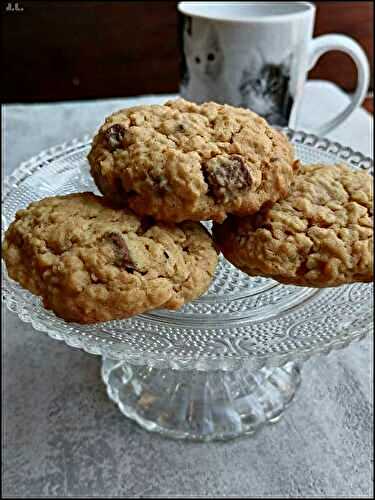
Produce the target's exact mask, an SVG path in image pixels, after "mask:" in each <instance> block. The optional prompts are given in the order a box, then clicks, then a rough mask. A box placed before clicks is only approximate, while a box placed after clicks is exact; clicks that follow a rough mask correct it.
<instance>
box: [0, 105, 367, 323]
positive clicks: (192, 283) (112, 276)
mask: <svg viewBox="0 0 375 500" xmlns="http://www.w3.org/2000/svg"><path fill="white" fill-rule="evenodd" d="M88 160H89V163H90V166H91V174H92V176H93V178H94V180H95V182H96V184H97V186H98V188H99V189H100V191H101V192H102V194H103V195H104V196H103V197H99V196H95V195H93V194H91V193H81V194H72V195H68V196H60V197H54V198H46V199H44V200H41V201H39V202H36V203H32V204H31V205H30V206H29V207H28V208H27V209H26V210H21V211H19V212H18V213H17V216H16V220H15V221H14V222H13V223H12V224H11V225H10V227H9V228H8V230H7V232H6V236H5V240H4V244H3V257H4V260H5V262H6V265H7V268H8V272H9V275H10V277H11V278H13V279H15V280H16V281H18V282H19V283H20V284H21V285H22V286H24V287H25V288H27V289H29V290H31V291H32V292H33V293H35V294H38V295H40V296H42V298H43V301H44V305H45V306H46V307H47V308H50V309H52V310H53V311H54V312H55V313H56V314H57V315H59V316H61V317H62V318H64V319H65V320H67V321H76V322H80V323H95V322H99V321H107V320H112V319H123V318H128V317H130V316H132V315H135V314H139V313H141V312H144V311H147V310H150V309H154V308H161V307H162V308H170V309H176V308H179V307H180V306H182V305H183V304H184V303H186V302H187V301H190V300H193V299H195V298H197V297H198V296H200V295H201V294H202V293H204V292H205V291H206V290H207V288H208V286H209V284H210V282H211V280H212V277H213V275H214V272H215V267H216V264H217V261H218V251H217V249H218V248H219V249H220V250H222V252H223V254H224V256H225V257H226V258H227V259H228V260H229V261H230V262H232V263H233V264H234V265H235V266H237V267H239V268H240V269H241V270H243V271H244V272H246V273H247V274H249V275H250V276H266V277H271V278H274V279H276V280H278V281H280V282H282V283H287V284H294V285H303V286H318V287H322V286H337V285H341V284H344V283H350V282H355V281H363V282H368V281H370V280H372V238H373V236H372V235H373V230H372V191H371V188H372V182H371V177H370V176H369V175H368V174H366V173H362V172H354V171H352V170H350V169H349V168H347V167H344V166H324V165H311V166H301V165H300V163H299V162H298V161H296V160H295V158H294V152H293V147H292V146H291V144H289V142H288V140H287V139H286V137H285V136H284V135H283V134H281V133H280V132H278V131H276V130H274V129H273V128H271V127H270V126H269V125H268V124H267V122H266V121H265V120H264V119H263V118H261V117H259V116H258V115H256V114H255V113H253V112H251V111H249V110H245V109H240V108H234V107H231V106H226V105H225V106H223V105H218V104H215V103H206V104H203V105H197V104H193V103H190V102H187V101H185V100H182V99H178V100H176V101H171V102H167V103H166V104H165V105H164V106H139V107H135V108H128V109H124V110H121V111H119V112H117V113H114V114H113V115H111V116H110V117H108V118H107V119H106V121H105V123H104V125H103V126H102V127H101V128H100V130H99V132H98V134H97V135H96V137H95V138H94V140H93V145H92V148H91V151H90V153H89V155H88ZM202 220H212V221H213V222H214V225H213V238H214V240H213V239H212V237H211V236H210V234H209V233H208V232H207V231H206V230H205V228H204V227H203V226H202V225H201V224H200V222H199V221H202Z"/></svg>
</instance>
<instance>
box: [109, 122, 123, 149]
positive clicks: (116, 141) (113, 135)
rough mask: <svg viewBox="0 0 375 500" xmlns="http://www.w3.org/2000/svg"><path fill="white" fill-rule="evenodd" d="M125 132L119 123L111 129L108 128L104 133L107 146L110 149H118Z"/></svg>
mask: <svg viewBox="0 0 375 500" xmlns="http://www.w3.org/2000/svg"><path fill="white" fill-rule="evenodd" d="M125 132H126V129H125V127H124V126H123V125H120V124H119V123H115V124H114V125H112V127H109V129H107V131H106V133H105V137H106V139H107V143H108V146H109V147H110V148H112V149H116V148H119V147H120V146H121V145H122V141H123V139H124V136H125Z"/></svg>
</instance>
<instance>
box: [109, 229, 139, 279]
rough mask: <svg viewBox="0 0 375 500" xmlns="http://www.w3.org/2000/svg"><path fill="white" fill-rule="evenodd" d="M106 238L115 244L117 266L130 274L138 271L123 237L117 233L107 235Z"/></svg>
mask: <svg viewBox="0 0 375 500" xmlns="http://www.w3.org/2000/svg"><path fill="white" fill-rule="evenodd" d="M104 238H106V239H107V240H109V241H111V243H113V246H114V250H115V255H116V260H115V265H116V266H119V267H124V268H125V269H126V270H127V271H129V272H132V271H133V269H136V266H135V264H134V262H133V261H132V260H131V257H130V254H129V249H128V246H127V244H126V241H125V240H124V238H123V237H122V236H121V234H119V233H115V232H112V233H105V235H104Z"/></svg>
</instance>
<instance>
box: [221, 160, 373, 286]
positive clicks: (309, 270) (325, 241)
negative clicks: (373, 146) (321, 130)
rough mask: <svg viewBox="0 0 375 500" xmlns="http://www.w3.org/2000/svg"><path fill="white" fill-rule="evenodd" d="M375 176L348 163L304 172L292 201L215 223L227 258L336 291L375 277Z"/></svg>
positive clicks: (257, 272)
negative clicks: (374, 179) (336, 287)
mask: <svg viewBox="0 0 375 500" xmlns="http://www.w3.org/2000/svg"><path fill="white" fill-rule="evenodd" d="M372 180H373V179H372V177H371V176H370V175H369V174H367V173H365V172H361V171H354V170H352V169H350V168H348V167H345V166H340V165H337V166H330V165H309V166H303V167H301V170H300V173H299V175H297V176H296V177H295V180H294V182H293V185H292V188H291V193H290V194H289V196H288V197H287V198H285V199H284V200H282V201H279V202H277V203H275V204H274V205H273V206H269V207H264V208H263V209H262V210H261V211H260V212H259V213H258V214H256V215H253V216H249V217H244V218H236V217H231V218H228V219H227V220H226V221H225V222H224V223H223V224H221V225H219V224H215V225H214V229H213V234H214V238H215V239H216V242H217V243H218V245H219V247H220V249H221V250H222V252H223V254H224V255H225V257H226V258H227V259H228V260H229V261H230V262H231V263H232V264H234V265H235V266H237V267H238V268H240V269H241V270H242V271H244V272H245V273H247V274H249V275H250V276H265V277H269V278H273V279H275V280H277V281H279V282H281V283H286V284H292V285H302V286H310V287H330V286H338V285H343V284H345V283H352V282H369V281H371V280H372V279H373V212H372V203H373V194H372Z"/></svg>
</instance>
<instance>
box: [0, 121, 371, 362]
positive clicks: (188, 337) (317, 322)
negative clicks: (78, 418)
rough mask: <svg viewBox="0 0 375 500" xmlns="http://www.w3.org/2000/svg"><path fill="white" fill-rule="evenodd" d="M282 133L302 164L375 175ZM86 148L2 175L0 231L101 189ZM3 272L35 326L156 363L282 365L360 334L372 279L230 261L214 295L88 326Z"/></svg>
mask: <svg viewBox="0 0 375 500" xmlns="http://www.w3.org/2000/svg"><path fill="white" fill-rule="evenodd" d="M285 132H286V133H287V135H288V137H289V139H290V140H291V141H292V142H293V143H294V144H295V148H296V154H297V156H298V157H299V158H300V159H301V160H302V161H303V162H305V163H313V162H320V163H346V164H348V165H350V166H352V167H353V168H360V169H364V170H367V171H369V172H371V173H372V167H373V163H372V160H371V159H370V158H366V157H364V156H363V155H362V154H360V153H356V152H354V151H352V150H351V149H350V148H348V147H343V146H341V145H339V144H337V143H334V142H330V141H328V140H327V139H321V138H318V137H316V136H314V135H311V134H305V133H303V132H295V131H292V130H290V129H286V130H285ZM89 148H90V140H89V138H88V137H85V138H83V139H82V140H74V141H72V142H71V143H69V144H62V145H60V146H56V147H54V148H51V149H49V150H48V151H43V152H42V153H40V154H39V155H38V156H36V157H34V158H32V159H30V160H29V161H27V162H25V163H22V164H21V165H20V167H19V168H18V169H16V170H15V171H14V172H13V173H12V175H11V176H10V177H9V178H7V179H6V180H5V181H4V187H3V198H2V204H3V210H2V213H3V221H2V222H3V224H2V226H3V230H4V229H5V228H6V227H7V226H8V224H9V223H10V222H11V221H12V219H13V217H14V214H15V213H16V211H17V210H18V209H20V208H23V207H25V206H26V205H28V204H29V203H30V202H31V201H34V200H38V199H40V198H42V197H45V196H52V195H57V194H67V193H71V192H77V191H94V192H97V189H96V187H95V185H94V183H93V181H92V179H91V177H90V175H89V171H88V163H87V160H86V155H87V153H88V151H89ZM208 225H209V224H208ZM3 277H4V279H3V287H2V290H3V300H4V301H5V303H6V305H7V307H8V308H9V309H10V310H11V311H13V312H15V313H17V314H18V316H19V317H20V318H21V320H23V321H25V322H28V323H31V324H32V326H33V327H34V328H35V330H38V331H42V332H46V333H48V335H49V336H50V337H53V338H55V339H58V340H64V341H65V342H66V343H67V344H69V345H70V346H74V347H78V348H82V349H84V350H86V351H87V352H90V353H94V354H100V355H103V356H104V357H106V358H112V359H119V360H122V361H127V362H129V363H132V364H134V365H143V364H148V365H151V366H154V367H156V368H168V367H169V368H178V369H195V368H196V369H199V370H212V369H222V370H232V369H234V368H238V367H242V366H248V367H253V368H261V367H263V366H281V365H283V364H284V363H286V362H288V361H292V360H304V359H307V358H308V357H310V356H311V355H312V354H315V353H323V352H324V353H327V352H329V351H330V350H332V349H336V348H340V347H343V346H345V345H347V344H349V342H350V341H352V340H358V339H360V338H363V337H364V336H365V335H366V333H367V332H368V331H369V330H370V328H371V322H372V312H373V304H372V285H369V284H367V285H366V284H355V285H348V286H343V287H339V288H333V289H324V290H319V289H310V288H303V287H293V286H283V285H279V284H278V283H276V282H274V281H272V280H269V279H263V278H250V277H248V276H247V275H246V274H244V273H242V272H241V271H239V270H238V269H236V268H235V267H233V266H232V265H231V264H230V263H229V262H227V261H226V260H225V259H224V258H221V260H220V263H219V266H218V269H217V272H216V275H215V278H214V280H213V283H212V285H211V287H210V289H209V290H208V292H207V293H206V294H205V295H204V296H203V297H201V298H200V299H198V300H195V301H194V302H192V303H190V304H187V305H185V306H184V307H183V308H182V309H180V310H178V311H174V312H171V311H166V310H156V311H153V312H150V313H148V314H141V315H139V316H136V317H134V318H131V319H128V320H123V321H110V322H107V323H101V324H97V325H89V326H82V325H78V324H74V323H66V322H65V321H63V320H62V319H60V318H57V317H56V316H55V315H54V314H53V313H52V312H50V311H47V310H45V309H44V308H43V307H42V306H41V301H40V299H39V298H37V297H34V296H33V295H32V294H31V293H29V292H27V291H25V290H23V289H22V288H21V287H20V286H18V285H17V284H16V283H15V282H14V281H12V280H10V279H9V278H8V276H7V274H6V271H5V269H3Z"/></svg>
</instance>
